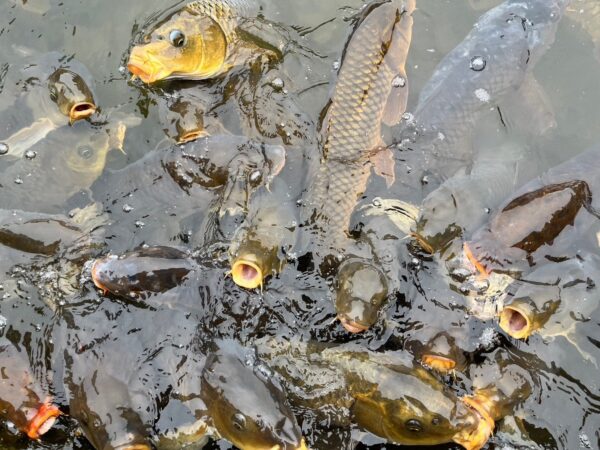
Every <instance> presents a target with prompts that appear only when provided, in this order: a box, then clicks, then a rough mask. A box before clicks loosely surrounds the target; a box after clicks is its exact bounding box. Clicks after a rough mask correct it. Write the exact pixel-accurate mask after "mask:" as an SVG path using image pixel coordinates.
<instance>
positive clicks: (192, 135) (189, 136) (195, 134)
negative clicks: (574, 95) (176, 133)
mask: <svg viewBox="0 0 600 450" xmlns="http://www.w3.org/2000/svg"><path fill="white" fill-rule="evenodd" d="M206 136H208V133H207V132H206V131H204V130H198V131H190V132H189V133H185V134H183V135H182V136H181V137H179V138H178V139H177V143H178V144H187V143H188V142H192V141H195V140H196V139H200V138H203V137H206Z"/></svg>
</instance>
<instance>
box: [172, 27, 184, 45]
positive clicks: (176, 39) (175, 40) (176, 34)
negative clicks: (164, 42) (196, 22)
mask: <svg viewBox="0 0 600 450" xmlns="http://www.w3.org/2000/svg"><path fill="white" fill-rule="evenodd" d="M169 42H171V44H173V46H175V47H183V44H185V34H183V33H182V32H181V31H179V30H172V31H171V32H170V33H169Z"/></svg>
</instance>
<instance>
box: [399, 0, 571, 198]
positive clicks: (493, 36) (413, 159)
mask: <svg viewBox="0 0 600 450" xmlns="http://www.w3.org/2000/svg"><path fill="white" fill-rule="evenodd" d="M567 4H568V1H566V0H534V1H530V2H520V1H515V0H508V1H505V2H504V3H502V4H501V5H499V6H498V7H496V8H494V9H492V10H490V11H488V12H487V13H486V14H484V15H483V16H482V17H481V18H480V19H479V20H478V21H477V23H476V24H475V26H474V28H473V30H472V31H471V32H470V33H469V35H468V36H467V37H466V38H465V39H464V40H463V41H462V42H461V43H460V44H459V45H458V46H457V47H455V48H454V49H453V50H452V51H451V52H450V53H448V54H447V55H446V56H445V57H444V59H442V61H441V62H440V63H439V64H438V66H437V68H436V70H435V72H434V74H433V76H432V77H431V79H430V80H429V82H428V83H427V85H426V86H425V87H424V88H423V90H422V91H421V94H420V96H419V101H418V103H417V107H416V109H415V110H414V112H413V117H412V118H411V119H409V120H408V121H407V122H406V123H404V124H403V126H402V127H401V128H400V129H399V131H398V132H397V134H396V136H395V139H394V140H395V142H397V143H398V150H399V153H398V154H397V157H396V160H397V164H396V179H398V180H399V182H400V186H403V188H402V190H403V192H401V193H400V192H399V193H398V195H400V196H401V197H402V198H403V199H404V200H411V201H421V199H422V193H421V190H425V191H429V190H431V189H432V188H434V187H435V186H436V185H437V184H439V183H440V182H441V181H443V180H444V179H446V178H448V177H449V176H451V175H453V174H454V173H456V171H457V170H459V169H460V168H462V167H468V166H470V164H471V162H472V158H473V155H472V153H473V152H472V148H471V145H470V142H469V141H470V138H471V134H472V132H473V130H474V128H475V125H476V124H477V121H478V120H479V118H480V117H481V116H482V114H483V113H484V112H486V111H489V110H490V108H493V107H496V106H497V105H498V104H499V103H500V102H501V101H504V100H506V99H507V98H508V96H509V95H510V94H516V93H517V92H520V91H519V90H520V89H525V90H529V89H530V88H532V86H533V87H534V88H537V86H536V85H535V84H534V81H533V80H531V76H530V75H531V74H530V73H531V71H532V69H533V67H534V66H535V65H536V63H537V62H538V60H539V59H540V58H541V57H542V55H543V54H544V53H545V51H546V50H547V49H548V48H549V47H550V45H551V44H552V42H553V41H554V35H555V33H556V28H557V25H558V23H559V21H560V18H561V17H562V15H563V13H564V11H565V8H566V6H567ZM529 80H531V81H529ZM531 90H534V89H531ZM522 97H525V95H523V96H522ZM516 100H518V98H516ZM536 100H537V99H536ZM532 106H535V105H532ZM423 185H426V187H424V188H423V187H422V186H423ZM415 189H417V190H418V193H417V194H418V195H417V196H416V198H407V197H408V195H409V193H410V192H414V190H415Z"/></svg>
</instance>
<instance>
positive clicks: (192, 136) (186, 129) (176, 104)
mask: <svg viewBox="0 0 600 450" xmlns="http://www.w3.org/2000/svg"><path fill="white" fill-rule="evenodd" d="M160 105H161V107H160V108H159V114H160V121H161V123H162V124H163V127H164V131H165V134H166V135H167V136H169V137H170V138H171V139H173V140H174V141H175V142H177V143H178V144H185V143H186V142H191V141H195V140H196V139H199V138H201V137H205V136H208V134H209V133H208V132H207V131H206V129H205V128H204V105H201V104H198V103H197V101H196V99H187V98H178V99H176V100H175V101H173V102H169V103H168V104H164V102H161V103H160Z"/></svg>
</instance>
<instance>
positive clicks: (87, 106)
mask: <svg viewBox="0 0 600 450" xmlns="http://www.w3.org/2000/svg"><path fill="white" fill-rule="evenodd" d="M95 112H96V105H94V104H93V103H91V102H77V103H75V104H74V105H73V106H72V107H71V110H70V111H69V119H70V121H71V124H73V123H75V122H77V121H78V120H82V119H87V118H88V117H90V116H91V115H92V114H94V113H95Z"/></svg>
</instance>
